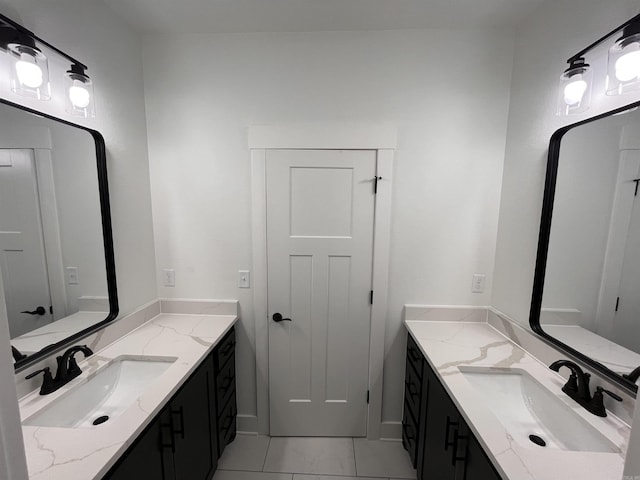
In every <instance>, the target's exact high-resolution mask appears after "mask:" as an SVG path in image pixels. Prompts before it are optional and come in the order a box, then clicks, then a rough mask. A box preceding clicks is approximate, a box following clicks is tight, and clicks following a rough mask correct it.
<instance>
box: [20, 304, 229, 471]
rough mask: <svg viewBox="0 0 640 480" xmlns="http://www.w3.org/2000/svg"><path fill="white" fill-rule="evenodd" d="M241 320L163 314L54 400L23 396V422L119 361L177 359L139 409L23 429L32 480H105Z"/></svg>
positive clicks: (98, 358)
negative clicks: (91, 422)
mask: <svg viewBox="0 0 640 480" xmlns="http://www.w3.org/2000/svg"><path fill="white" fill-rule="evenodd" d="M236 320H237V316H235V315H181V314H160V315H158V316H156V317H154V318H153V319H151V320H150V321H148V322H147V323H145V324H143V325H142V326H140V327H138V328H137V329H135V330H133V331H132V332H130V333H129V334H127V335H125V336H124V337H122V338H121V339H119V340H118V341H117V342H115V343H112V344H111V345H109V346H107V347H105V348H104V349H102V350H101V351H99V352H96V353H95V354H94V355H92V356H91V357H89V358H88V359H87V360H85V361H83V362H82V363H80V367H81V368H82V370H83V373H82V375H81V376H80V377H78V378H76V379H74V380H72V381H71V382H70V383H69V384H68V385H67V386H65V387H63V388H61V389H60V390H58V391H57V392H54V393H52V394H50V395H46V396H40V395H38V392H37V391H36V392H33V393H30V394H29V395H27V396H25V397H23V398H22V399H21V400H20V414H21V420H22V421H24V420H25V419H27V418H29V417H31V416H32V415H33V414H34V413H36V412H37V411H39V410H40V409H41V408H43V407H45V406H46V405H48V404H49V403H51V402H53V401H54V400H55V399H56V398H59V397H60V396H63V395H64V394H65V392H66V391H68V390H69V389H71V388H73V387H74V386H76V385H78V384H80V383H82V382H84V381H86V380H87V378H88V377H90V376H91V375H93V374H94V373H95V372H96V371H97V370H99V369H100V368H101V367H103V366H105V365H106V364H107V363H109V362H110V361H111V360H113V359H115V358H118V357H121V356H125V355H126V356H129V355H137V356H158V357H175V358H176V361H175V362H174V363H173V364H172V365H171V366H170V367H169V368H168V369H167V370H166V371H165V372H164V373H163V374H162V375H160V376H159V377H158V378H157V379H156V380H154V381H153V383H152V384H151V385H150V386H149V387H148V388H147V389H146V390H145V393H144V394H143V395H141V396H140V397H139V398H138V400H137V401H136V402H135V403H134V404H133V405H131V406H130V407H129V408H128V409H127V410H126V411H124V412H123V413H122V414H121V415H120V416H118V417H117V418H114V419H112V420H111V421H109V422H107V423H104V424H102V425H99V426H96V427H93V426H92V427H87V428H50V427H33V426H23V428H22V432H23V436H24V443H25V451H26V456H27V466H28V469H29V478H30V479H31V480H40V479H42V480H45V479H46V480H69V479H72V478H73V479H82V480H88V479H99V478H101V477H102V476H103V475H104V474H105V473H106V472H107V471H108V470H109V468H111V466H113V465H114V464H115V462H116V461H117V459H118V458H119V457H120V456H121V455H122V454H123V453H124V452H125V451H126V450H127V448H128V447H129V446H130V445H131V444H132V443H133V441H134V440H135V439H136V437H137V435H138V434H139V433H141V432H142V431H143V430H144V428H145V427H146V426H147V425H148V424H149V423H150V422H151V420H152V419H153V418H154V417H155V415H156V414H157V413H159V412H160V410H161V409H162V408H163V407H164V405H165V404H166V402H167V401H168V400H170V399H171V397H172V396H173V395H174V394H175V393H176V392H177V391H178V389H179V388H180V386H181V385H182V384H183V383H184V381H185V380H186V379H187V378H188V377H189V375H190V374H191V373H192V372H193V371H195V369H196V367H197V366H198V364H199V363H200V361H201V360H203V359H204V357H205V356H206V355H207V354H208V353H209V352H210V351H211V350H212V349H213V347H214V346H215V345H216V343H217V342H218V341H220V340H221V339H222V337H223V336H224V334H225V333H226V332H227V331H229V329H230V328H231V327H232V326H233V324H234V323H235V322H236ZM80 357H81V356H80Z"/></svg>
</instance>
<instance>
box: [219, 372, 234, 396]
mask: <svg viewBox="0 0 640 480" xmlns="http://www.w3.org/2000/svg"><path fill="white" fill-rule="evenodd" d="M232 383H233V376H232V375H229V376H227V377H225V378H224V380H223V381H222V385H220V386H221V387H222V390H223V391H224V393H225V395H226V393H227V392H228V391H229V387H231V384H232Z"/></svg>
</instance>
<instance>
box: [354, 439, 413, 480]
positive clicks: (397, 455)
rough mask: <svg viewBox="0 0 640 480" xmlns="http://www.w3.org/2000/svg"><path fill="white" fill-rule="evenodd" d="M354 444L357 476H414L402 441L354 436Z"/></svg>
mask: <svg viewBox="0 0 640 480" xmlns="http://www.w3.org/2000/svg"><path fill="white" fill-rule="evenodd" d="M354 446H355V454H356V468H357V471H358V476H370V477H371V476H378V477H380V476H382V477H393V478H411V479H415V478H416V471H415V470H414V469H413V467H412V466H411V460H410V459H409V454H408V453H407V452H406V450H405V449H404V448H403V447H402V443H400V442H390V441H384V440H367V439H365V438H356V439H354Z"/></svg>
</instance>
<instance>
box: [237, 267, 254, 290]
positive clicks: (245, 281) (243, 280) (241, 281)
mask: <svg viewBox="0 0 640 480" xmlns="http://www.w3.org/2000/svg"><path fill="white" fill-rule="evenodd" d="M250 286H251V273H250V272H249V270H238V288H249V287H250Z"/></svg>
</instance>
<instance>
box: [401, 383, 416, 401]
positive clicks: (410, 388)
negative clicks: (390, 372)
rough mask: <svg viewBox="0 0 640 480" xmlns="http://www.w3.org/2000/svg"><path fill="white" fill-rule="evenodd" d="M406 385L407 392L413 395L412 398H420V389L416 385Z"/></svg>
mask: <svg viewBox="0 0 640 480" xmlns="http://www.w3.org/2000/svg"><path fill="white" fill-rule="evenodd" d="M404 384H405V385H406V387H407V391H408V392H409V395H411V396H412V397H417V396H418V389H417V388H416V385H415V384H414V383H413V382H412V381H408V382H404Z"/></svg>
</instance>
